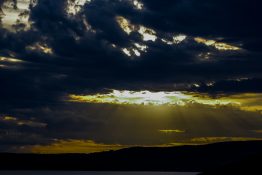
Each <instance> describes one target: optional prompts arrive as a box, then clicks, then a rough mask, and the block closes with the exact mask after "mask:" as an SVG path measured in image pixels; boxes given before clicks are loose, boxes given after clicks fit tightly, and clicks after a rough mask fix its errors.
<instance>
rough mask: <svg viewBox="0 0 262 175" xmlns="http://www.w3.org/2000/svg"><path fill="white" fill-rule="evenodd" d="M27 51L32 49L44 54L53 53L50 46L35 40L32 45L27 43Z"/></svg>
mask: <svg viewBox="0 0 262 175" xmlns="http://www.w3.org/2000/svg"><path fill="white" fill-rule="evenodd" d="M26 49H27V50H28V51H33V52H42V53H44V54H48V55H52V54H53V49H52V48H50V47H49V46H48V45H47V44H45V43H41V42H36V43H35V44H33V45H29V46H27V47H26Z"/></svg>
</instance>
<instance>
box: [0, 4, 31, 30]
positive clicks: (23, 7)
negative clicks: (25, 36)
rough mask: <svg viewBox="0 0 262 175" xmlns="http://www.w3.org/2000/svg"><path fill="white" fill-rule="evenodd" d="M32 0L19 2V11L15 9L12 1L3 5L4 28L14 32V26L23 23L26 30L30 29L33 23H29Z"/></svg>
mask: <svg viewBox="0 0 262 175" xmlns="http://www.w3.org/2000/svg"><path fill="white" fill-rule="evenodd" d="M30 3H32V2H31V0H17V9H14V7H13V3H12V1H5V2H4V5H3V8H2V10H3V14H2V24H3V27H4V28H6V29H8V30H10V31H14V29H13V28H12V26H13V25H15V24H17V23H22V24H24V25H25V30H28V29H30V27H31V22H30V21H29V15H28V12H29V5H30Z"/></svg>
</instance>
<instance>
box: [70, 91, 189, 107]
mask: <svg viewBox="0 0 262 175" xmlns="http://www.w3.org/2000/svg"><path fill="white" fill-rule="evenodd" d="M69 98H70V101H73V102H84V103H115V104H144V105H150V104H152V105H162V104H179V105H184V104H185V103H184V100H186V99H189V98H190V96H187V95H185V94H183V93H181V92H150V91H140V92H135V91H118V90H113V92H111V93H108V94H96V95H86V96H79V95H70V96H69Z"/></svg>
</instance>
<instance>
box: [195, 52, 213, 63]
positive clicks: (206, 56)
mask: <svg viewBox="0 0 262 175" xmlns="http://www.w3.org/2000/svg"><path fill="white" fill-rule="evenodd" d="M211 56H212V53H211V52H207V53H200V54H199V55H198V57H199V59H200V60H202V61H208V60H210V58H211Z"/></svg>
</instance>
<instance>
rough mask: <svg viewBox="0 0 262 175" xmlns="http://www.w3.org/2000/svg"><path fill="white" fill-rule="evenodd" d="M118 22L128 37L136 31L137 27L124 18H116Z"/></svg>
mask: <svg viewBox="0 0 262 175" xmlns="http://www.w3.org/2000/svg"><path fill="white" fill-rule="evenodd" d="M116 21H117V23H118V24H119V26H120V27H121V28H122V29H123V30H124V32H126V33H127V34H128V35H129V34H130V33H131V32H133V31H135V26H134V25H132V24H131V23H130V21H129V20H127V19H126V18H124V17H122V16H118V17H116Z"/></svg>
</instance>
